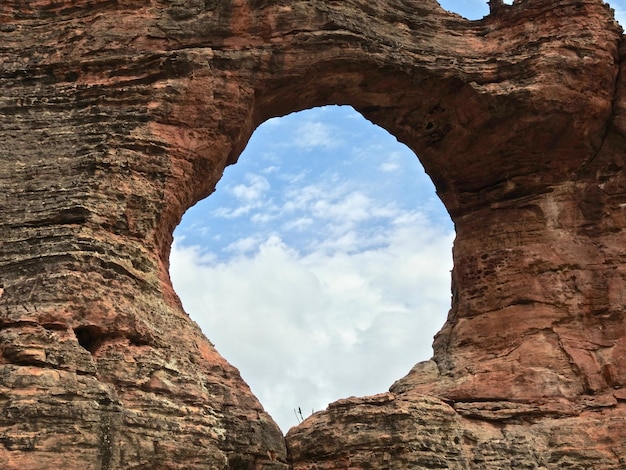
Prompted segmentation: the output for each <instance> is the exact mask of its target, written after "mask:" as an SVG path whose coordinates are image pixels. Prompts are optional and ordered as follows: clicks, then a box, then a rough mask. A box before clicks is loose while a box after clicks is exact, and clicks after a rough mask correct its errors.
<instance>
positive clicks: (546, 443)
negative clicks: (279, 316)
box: [0, 0, 626, 470]
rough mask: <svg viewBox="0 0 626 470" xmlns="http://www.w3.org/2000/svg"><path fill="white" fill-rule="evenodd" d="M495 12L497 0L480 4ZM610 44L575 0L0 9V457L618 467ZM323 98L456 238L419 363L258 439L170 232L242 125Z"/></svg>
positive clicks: (65, 3)
mask: <svg viewBox="0 0 626 470" xmlns="http://www.w3.org/2000/svg"><path fill="white" fill-rule="evenodd" d="M492 3H497V2H492ZM625 59H626V41H625V40H624V36H623V35H622V30H621V28H620V27H619V26H618V25H617V24H616V23H615V21H614V20H613V15H612V11H611V10H610V7H609V6H608V5H605V4H604V3H603V2H602V1H601V0H575V1H574V0H517V1H516V2H515V3H514V4H513V5H512V6H507V5H499V6H498V7H497V8H495V6H494V12H493V14H491V15H490V16H488V17H486V18H485V19H483V20H481V21H467V20H465V19H463V18H461V17H459V16H457V15H454V14H451V13H448V12H445V11H444V10H442V9H441V8H440V7H439V5H438V4H437V3H436V2H435V1H434V0H423V1H418V0H380V1H376V2H371V1H364V0H342V1H321V0H308V1H305V0H290V1H287V0H276V1H266V0H220V1H217V0H151V1H146V0H40V1H32V2H25V1H23V0H4V1H2V2H1V3H0V89H1V90H2V93H0V157H1V158H0V185H1V186H0V188H1V191H0V462H2V468H3V469H7V470H14V469H19V470H26V469H50V468H63V469H67V470H70V469H81V470H90V469H102V470H113V469H116V470H117V469H192V470H193V469H233V470H234V469H238V470H242V469H244V470H245V469H264V470H285V469H288V468H293V469H299V470H305V469H306V470H313V469H315V470H325V469H346V468H349V469H353V470H355V469H415V468H452V469H456V468H459V469H460V468H484V469H492V468H529V469H532V468H535V469H557V468H579V469H589V468H594V469H618V468H624V467H625V466H626V321H625V317H624V315H625V313H624V310H625V309H624V307H625V305H626V251H625V250H624V247H625V246H626V235H625V227H626V212H625V211H626V176H625V174H624V170H625V165H626V162H625V157H626V151H625V149H626V65H625V64H626V60H625ZM330 103H336V104H350V105H352V106H353V107H354V108H355V109H356V110H358V111H359V112H361V113H362V114H363V115H364V116H365V117H367V118H368V119H370V120H371V121H373V122H375V123H377V124H379V125H381V126H382V127H384V128H386V129H387V130H388V131H389V132H391V133H392V134H394V135H395V136H396V137H397V138H398V139H399V140H401V141H402V142H404V143H406V144H407V145H408V146H409V147H410V148H412V149H413V150H414V151H415V153H416V155H419V158H420V160H421V162H422V164H423V165H424V167H425V169H426V170H427V172H428V173H429V175H430V176H431V178H432V179H433V181H434V183H435V186H436V188H437V191H438V194H439V195H440V197H441V199H442V200H443V202H444V204H445V205H446V207H447V209H448V211H449V213H450V215H451V217H452V220H453V221H454V223H455V226H456V231H457V239H456V242H455V245H454V263H455V265H454V270H453V273H452V294H453V295H452V306H451V310H450V313H449V317H448V320H447V322H446V324H445V325H444V327H443V329H442V330H441V332H440V333H439V334H438V335H437V336H436V338H435V343H434V351H435V353H434V357H433V359H432V360H431V361H427V362H424V363H420V364H417V365H416V366H415V367H414V368H413V370H412V371H411V372H410V373H409V374H408V375H407V376H406V377H404V378H402V379H400V380H399V381H398V382H397V383H395V384H394V385H393V386H392V387H391V389H390V391H389V392H388V393H385V394H381V395H378V396H373V397H365V398H350V399H346V400H341V401H339V402H337V403H334V404H332V405H330V406H329V408H328V409H327V410H326V411H324V412H320V413H316V414H315V415H313V416H312V417H311V418H309V419H307V420H306V421H305V422H303V423H302V424H301V425H300V426H298V427H296V428H294V429H292V430H291V431H290V432H289V434H288V435H287V437H286V439H285V438H283V436H282V434H281V432H280V431H279V429H278V428H277V426H276V425H275V424H274V422H273V421H272V419H271V418H270V417H269V416H268V415H267V414H266V413H265V412H264V411H263V408H262V407H261V405H260V404H259V403H258V401H257V400H256V398H255V397H254V396H253V395H252V394H251V393H250V390H249V389H248V387H247V386H246V384H245V383H244V382H243V381H242V380H241V378H240V376H239V374H238V372H237V370H236V369H235V368H234V367H233V366H231V365H230V364H228V363H227V362H226V361H225V360H224V359H223V358H221V356H220V355H219V354H218V353H217V352H216V351H215V349H214V348H213V346H212V345H211V343H210V342H209V341H208V340H207V339H205V338H204V336H203V335H202V333H201V332H200V330H199V329H198V327H197V326H196V325H195V324H194V323H193V322H192V321H190V320H189V318H188V317H187V315H186V314H185V313H184V311H183V310H182V307H181V305H180V302H179V300H178V298H177V296H176V294H175V293H174V292H173V289H172V286H171V283H170V280H169V275H168V257H169V250H170V245H171V242H172V231H173V229H174V227H175V226H176V224H177V223H178V222H179V220H180V218H181V216H182V214H183V213H184V211H185V210H186V209H187V208H188V207H190V206H191V205H192V204H194V203H195V202H197V201H198V200H200V199H202V198H204V197H206V196H208V195H209V194H210V193H211V192H212V191H213V190H214V187H215V184H216V183H217V181H218V180H219V178H220V176H221V175H222V171H223V169H224V167H225V166H226V165H229V164H232V163H235V162H236V161H237V158H238V156H239V154H240V152H241V151H242V149H243V148H244V147H245V145H246V142H247V140H248V138H249V137H250V135H251V133H252V132H253V131H254V129H255V128H256V126H258V125H259V124H260V123H261V122H263V121H264V120H266V119H268V118H270V117H274V116H280V115H283V114H285V113H289V112H292V111H296V110H301V109H305V108H309V107H312V106H318V105H324V104H330Z"/></svg>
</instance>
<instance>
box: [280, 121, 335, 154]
mask: <svg viewBox="0 0 626 470" xmlns="http://www.w3.org/2000/svg"><path fill="white" fill-rule="evenodd" d="M338 135H339V134H338V132H337V130H335V129H333V127H332V126H330V125H328V124H325V123H323V122H320V121H305V122H303V123H301V124H300V125H299V126H298V129H297V131H296V133H295V136H294V138H293V141H292V142H290V143H289V145H290V146H294V147H298V148H301V149H306V150H312V149H314V148H316V147H324V148H333V147H337V146H338V145H339V143H340V141H341V140H340V138H339V137H338Z"/></svg>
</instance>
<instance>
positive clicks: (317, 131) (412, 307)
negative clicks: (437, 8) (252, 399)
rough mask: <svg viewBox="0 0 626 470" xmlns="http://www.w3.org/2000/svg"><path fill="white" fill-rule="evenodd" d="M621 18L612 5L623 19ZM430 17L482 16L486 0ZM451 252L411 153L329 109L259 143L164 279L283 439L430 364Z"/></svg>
mask: <svg viewBox="0 0 626 470" xmlns="http://www.w3.org/2000/svg"><path fill="white" fill-rule="evenodd" d="M625 4H626V0H622V1H621V2H614V3H613V4H612V5H613V6H614V7H616V10H617V13H618V15H619V16H620V18H622V19H623V18H624V15H623V12H624V10H625V9H624V7H625ZM442 5H443V6H444V7H445V8H448V9H451V10H453V11H456V12H458V13H460V14H463V15H464V16H466V17H469V18H479V17H481V16H482V15H484V14H486V13H487V6H486V3H484V2H483V1H482V0H481V1H473V0H467V1H462V0H456V1H455V0H448V1H446V2H442ZM617 7H621V8H617ZM622 24H623V22H622ZM453 240H454V228H453V226H452V223H451V221H450V218H449V216H448V214H447V213H446V212H445V209H444V208H443V205H442V204H441V202H440V201H439V199H438V198H437V196H436V195H435V192H434V188H433V186H432V183H431V181H430V179H429V178H428V176H427V175H426V174H425V173H424V170H423V168H422V167H421V165H420V163H419V161H418V159H417V157H416V156H415V155H414V154H413V152H411V151H410V150H409V149H408V148H407V147H405V146H404V145H402V144H400V143H398V142H397V140H396V139H395V138H394V137H392V136H391V135H389V134H388V133H387V132H386V131H384V130H383V129H381V128H379V127H377V126H374V125H372V124H371V123H369V122H368V121H366V120H365V119H364V118H363V117H362V116H361V115H359V114H358V113H356V111H354V110H353V109H352V108H350V107H347V106H342V107H339V106H327V107H323V108H315V109H312V110H307V111H303V112H301V113H294V114H291V115H288V116H285V117H283V118H275V119H270V120H269V121H267V122H265V123H264V124H263V125H261V126H260V127H259V128H258V129H257V130H256V131H255V133H254V134H253V136H252V138H251V140H250V142H249V144H248V146H247V147H246V149H245V151H244V153H243V154H242V155H241V157H240V159H239V162H238V163H237V164H236V165H234V166H231V167H229V168H227V169H226V171H225V173H224V177H223V178H222V180H221V181H220V182H219V184H218V186H217V189H216V192H215V193H214V194H213V195H211V196H210V197H209V198H207V199H205V200H204V201H201V202H200V203H198V204H197V205H196V206H194V207H192V208H191V209H190V210H189V211H188V212H187V213H186V214H185V217H184V218H183V221H182V222H181V224H180V226H179V227H178V228H177V230H176V232H175V241H174V245H173V248H172V255H171V267H170V272H171V275H172V281H173V283H174V287H175V289H176V291H177V292H178V294H179V295H180V297H181V300H182V302H183V305H184V307H185V310H186V311H187V312H188V313H189V314H190V316H191V317H192V318H193V319H194V320H195V321H196V322H197V323H198V324H199V325H200V326H201V328H202V329H203V331H204V333H205V334H206V335H207V336H208V338H209V339H210V340H211V341H212V342H213V343H214V344H215V345H216V347H217V349H218V351H219V352H220V353H221V354H222V355H223V356H224V357H226V359H227V360H229V361H230V362H231V363H232V364H233V365H235V366H236V367H238V368H239V370H240V372H241V374H242V376H243V378H244V379H245V380H246V382H248V384H249V385H250V387H251V388H252V391H253V392H254V393H255V394H256V396H257V397H258V398H259V399H260V401H261V403H262V404H263V406H264V407H265V409H266V410H267V411H268V412H269V413H270V414H271V415H272V417H274V419H275V420H276V421H277V422H278V424H279V425H280V426H281V428H282V429H283V430H284V431H287V430H288V429H289V428H290V427H291V426H293V425H295V424H297V422H298V419H297V417H296V416H295V413H294V409H297V408H300V409H301V410H302V413H303V415H304V416H305V417H306V416H307V415H309V414H311V411H312V410H315V411H319V410H322V409H325V408H326V406H327V405H328V403H330V402H332V401H335V400H337V399H340V398H344V397H347V396H352V395H357V396H363V395H370V394H374V393H380V392H384V391H386V390H387V389H388V388H389V386H390V385H391V384H392V383H393V382H394V381H395V380H397V379H399V378H401V377H402V376H404V375H405V374H406V373H407V372H408V371H409V370H410V368H411V367H412V366H413V365H414V364H415V363H417V362H418V361H421V360H426V359H429V358H430V357H431V356H432V348H431V344H432V337H433V335H434V334H435V333H436V332H437V331H438V330H439V329H440V328H441V326H442V325H443V323H444V321H445V318H446V315H447V312H448V309H449V307H450V270H451V268H452V259H451V248H452V243H453Z"/></svg>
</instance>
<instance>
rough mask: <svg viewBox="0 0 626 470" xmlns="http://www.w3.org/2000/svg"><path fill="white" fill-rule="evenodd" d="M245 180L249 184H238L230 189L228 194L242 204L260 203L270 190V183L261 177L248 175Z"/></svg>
mask: <svg viewBox="0 0 626 470" xmlns="http://www.w3.org/2000/svg"><path fill="white" fill-rule="evenodd" d="M245 180H246V183H247V184H238V185H236V186H233V187H231V188H228V192H230V193H231V194H232V195H233V196H235V197H236V198H237V199H239V200H240V201H242V202H249V201H258V200H259V199H261V197H262V196H263V194H264V193H265V192H266V191H267V190H268V189H270V184H269V182H268V181H267V179H266V178H264V177H263V176H261V175H255V174H252V173H247V174H246V176H245Z"/></svg>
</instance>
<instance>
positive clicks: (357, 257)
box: [171, 214, 452, 430]
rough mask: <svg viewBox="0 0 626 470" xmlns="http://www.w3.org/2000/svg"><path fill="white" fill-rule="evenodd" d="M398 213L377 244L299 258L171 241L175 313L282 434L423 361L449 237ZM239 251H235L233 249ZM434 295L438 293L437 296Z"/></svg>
mask: <svg viewBox="0 0 626 470" xmlns="http://www.w3.org/2000/svg"><path fill="white" fill-rule="evenodd" d="M423 222H424V220H423V219H421V218H420V216H419V215H416V214H413V215H412V216H410V215H406V217H404V219H403V220H401V219H400V218H398V219H396V223H395V224H391V225H390V226H389V227H388V231H387V233H386V245H385V246H383V247H380V248H377V249H372V250H367V251H363V252H358V253H347V252H342V251H335V252H333V253H330V254H329V253H328V252H326V251H324V250H319V251H313V252H310V253H308V254H302V253H300V252H298V251H297V250H295V249H293V248H291V247H290V246H288V245H287V244H286V243H285V242H284V241H283V240H281V239H280V238H279V237H277V236H269V237H268V238H266V239H264V240H263V241H262V242H261V243H258V244H257V245H256V248H255V247H254V245H255V243H257V242H258V240H253V239H250V238H247V239H242V240H240V241H239V242H237V243H234V244H233V247H234V248H235V247H237V248H238V249H239V254H238V256H235V257H233V258H231V259H230V260H229V261H226V262H219V263H218V262H216V261H215V259H213V258H211V257H208V258H207V257H204V256H203V255H202V250H201V249H200V248H198V247H193V246H191V247H189V246H183V245H180V244H179V243H175V244H174V246H173V249H172V258H171V275H172V280H173V282H174V285H175V288H176V290H177V292H178V293H179V294H180V296H181V298H182V300H183V303H184V305H185V308H186V310H187V311H188V312H189V314H190V315H191V316H192V318H194V319H195V320H196V321H197V322H198V323H199V324H200V326H201V327H202V329H203V331H204V332H205V334H207V336H208V337H209V338H211V340H212V341H213V342H214V343H215V344H216V346H217V348H218V350H219V351H220V352H221V353H223V354H224V356H225V357H226V358H227V359H228V360H229V361H231V362H232V363H233V364H234V365H235V366H236V367H238V368H239V369H240V370H241V372H242V375H243V377H244V379H245V380H246V381H247V382H248V383H249V384H250V385H251V387H252V390H253V391H254V392H255V393H256V394H257V396H258V397H259V398H260V400H261V402H262V403H263V404H264V406H265V407H266V409H267V410H268V412H269V413H270V414H271V415H272V416H273V417H274V418H275V419H276V420H277V421H278V422H279V424H280V425H281V426H282V428H283V429H284V430H286V429H287V428H288V427H290V426H291V425H294V424H296V418H295V416H294V414H293V409H294V408H297V407H301V408H302V410H303V414H305V415H307V414H309V413H310V411H311V408H314V409H316V410H319V409H323V408H325V407H326V405H327V404H328V403H329V402H330V401H334V400H336V399H338V398H341V397H345V396H350V395H364V394H370V393H378V392H382V391H385V390H386V389H387V388H388V387H389V386H390V385H391V383H392V382H393V381H394V380H396V379H398V378H400V377H401V376H403V375H404V374H406V373H407V372H408V370H409V369H410V368H411V366H412V365H413V364H415V363H416V362H418V361H419V360H423V359H427V358H429V357H430V356H431V354H432V351H431V343H432V336H433V334H434V333H435V332H436V331H437V330H438V329H439V328H440V327H441V325H442V324H443V321H444V319H445V315H446V314H447V310H448V308H449V301H448V300H449V291H450V289H449V283H450V279H449V270H450V268H451V261H450V245H451V237H452V234H450V233H442V232H441V231H438V230H437V229H433V228H429V227H428V226H423ZM246 253H247V254H248V255H245V254H246ZM441 299H448V300H446V301H442V300H441Z"/></svg>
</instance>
